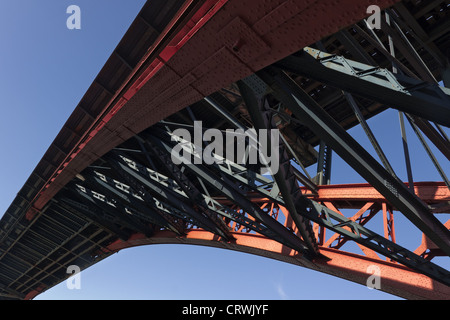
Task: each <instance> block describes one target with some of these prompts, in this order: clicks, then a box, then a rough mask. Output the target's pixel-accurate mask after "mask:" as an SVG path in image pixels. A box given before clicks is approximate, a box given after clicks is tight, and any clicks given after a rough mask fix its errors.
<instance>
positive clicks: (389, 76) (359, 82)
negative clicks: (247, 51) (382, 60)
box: [274, 48, 450, 127]
mask: <svg viewBox="0 0 450 320" xmlns="http://www.w3.org/2000/svg"><path fill="white" fill-rule="evenodd" d="M274 65H275V66H276V67H279V68H280V69H283V70H285V71H288V72H293V73H295V74H297V75H301V76H305V77H308V78H311V79H314V80H316V81H319V82H322V83H324V84H326V85H329V86H332V87H336V88H339V89H341V90H344V91H347V92H349V93H352V94H356V95H359V96H362V97H365V98H368V99H371V100H374V101H377V102H380V103H383V104H386V105H387V106H389V107H391V108H394V109H398V110H400V111H404V112H406V113H410V114H414V115H417V116H419V117H422V118H424V119H428V120H430V121H434V122H436V123H439V124H442V125H444V126H447V127H450V89H448V88H445V87H440V86H438V85H436V84H433V83H429V82H424V81H421V80H417V79H413V78H410V77H407V76H405V75H400V74H394V73H392V72H390V71H389V70H387V69H382V68H379V67H373V66H369V65H366V64H363V63H359V62H355V61H352V60H349V59H345V58H344V57H342V56H338V55H331V54H327V53H324V52H322V51H319V50H316V49H312V48H305V49H304V51H302V52H301V53H299V54H296V55H292V56H289V57H287V58H285V59H283V60H281V61H279V62H277V63H275V64H274Z"/></svg>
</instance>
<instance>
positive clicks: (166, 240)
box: [108, 230, 450, 300]
mask: <svg viewBox="0 0 450 320" xmlns="http://www.w3.org/2000/svg"><path fill="white" fill-rule="evenodd" d="M233 236H234V237H235V238H236V241H235V242H233V243H224V242H222V241H218V240H217V239H216V237H215V236H214V235H213V234H211V233H209V232H207V231H203V230H190V231H189V232H188V233H187V234H186V236H184V237H178V236H176V235H175V234H174V233H172V232H168V231H161V232H158V233H157V234H155V236H154V237H152V238H146V237H145V236H143V235H141V234H135V235H133V236H132V237H131V238H130V239H129V240H128V241H122V240H118V241H117V242H115V243H113V244H111V245H110V246H109V248H108V249H110V250H111V252H117V251H120V250H122V249H126V248H130V247H135V246H143V245H150V244H191V245H202V246H209V247H216V248H222V249H228V250H235V251H240V252H245V253H250V254H256V255H260V256H263V257H267V258H271V259H276V260H280V261H284V262H287V263H292V264H295V265H299V266H302V267H306V268H309V269H313V270H316V271H319V272H323V273H327V274H330V275H333V276H336V277H339V278H342V279H346V280H350V281H352V282H355V283H359V284H361V285H367V280H368V278H369V277H370V276H371V275H372V273H370V270H372V269H373V268H374V267H376V268H378V270H379V271H380V275H381V288H380V290H382V291H384V292H387V293H390V294H393V295H397V296H399V297H402V298H405V299H410V300H415V299H420V300H422V299H433V300H436V299H449V298H450V288H449V287H448V286H446V285H444V284H442V283H440V282H437V281H435V280H432V279H430V278H428V277H427V276H424V275H422V274H420V273H417V272H415V271H413V270H410V269H408V268H405V267H403V266H401V265H399V264H395V263H392V262H387V261H382V260H377V259H372V258H369V257H365V256H360V255H356V254H352V253H348V252H343V251H340V250H334V249H329V248H321V250H320V253H321V254H322V255H323V256H324V258H323V259H320V260H315V261H314V263H311V262H310V261H308V260H306V259H304V258H302V257H299V256H298V255H297V253H296V251H294V250H292V249H291V248H288V247H286V246H284V245H282V244H280V243H278V242H276V241H274V240H271V239H268V238H266V237H262V236H260V235H255V234H249V233H238V232H235V233H233Z"/></svg>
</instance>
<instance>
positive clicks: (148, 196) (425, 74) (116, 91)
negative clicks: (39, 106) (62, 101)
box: [0, 0, 450, 299]
mask: <svg viewBox="0 0 450 320" xmlns="http://www.w3.org/2000/svg"><path fill="white" fill-rule="evenodd" d="M370 5H378V6H379V7H380V8H381V9H382V12H381V16H380V29H372V28H370V24H369V22H370V21H369V19H368V18H369V16H370V14H368V12H367V8H368V7H369V6H370ZM449 32H450V4H449V2H448V1H444V0H429V1H418V0H403V1H395V0H370V1H367V0H335V1H329V0H271V1H259V0H258V1H256V0H255V1H250V0H249V1H241V0H196V1H193V0H186V1H181V0H149V1H147V3H146V4H145V5H144V7H143V8H142V10H141V11H140V13H139V15H138V16H137V17H136V19H135V20H134V22H133V23H132V25H131V26H130V28H129V30H128V32H127V33H126V35H125V36H124V37H123V39H122V40H121V42H120V43H119V44H118V46H117V47H116V49H115V50H114V52H113V54H112V55H111V56H110V58H109V59H108V60H107V62H106V64H105V65H104V67H103V69H102V70H101V72H100V73H99V74H98V76H97V77H96V79H95V81H94V82H93V83H92V85H91V86H90V87H89V89H88V90H87V92H86V94H85V95H84V97H83V98H82V100H81V101H80V102H79V103H78V105H77V106H76V108H75V110H74V112H73V113H72V115H71V116H70V117H69V119H68V120H67V122H66V123H65V125H64V126H63V128H62V129H61V131H60V133H59V134H58V135H57V137H56V138H55V140H54V141H53V143H52V144H51V145H50V147H49V148H48V151H47V152H46V153H45V155H44V156H43V158H42V160H41V161H40V162H39V163H38V164H37V166H36V168H35V170H34V171H33V173H32V174H31V176H30V177H29V179H28V180H27V181H26V182H25V184H24V186H23V188H22V189H21V190H20V191H19V192H18V194H17V197H16V198H15V199H14V201H13V202H12V204H11V206H10V207H9V209H8V210H7V211H6V213H5V214H4V215H3V217H2V219H1V221H0V296H1V297H2V298H5V299H33V298H34V297H35V296H37V295H38V294H40V293H41V292H43V291H45V290H48V289H49V288H51V287H53V286H55V285H56V284H58V283H60V282H62V281H64V280H65V279H67V277H68V276H69V275H68V274H67V272H66V270H67V267H68V266H70V265H78V266H79V267H80V268H81V269H82V270H83V269H85V268H88V267H90V266H92V265H94V264H95V263H97V262H100V261H101V260H102V259H105V258H107V257H109V256H110V255H112V254H114V253H115V252H117V251H119V250H122V249H125V248H129V247H132V246H141V245H149V244H160V243H183V244H193V245H205V246H211V247H218V248H225V249H230V250H237V251H241V252H246V253H251V254H256V255H261V256H264V257H269V258H273V259H277V260H281V261H285V262H288V263H292V264H296V265H299V266H302V267H305V268H310V269H313V270H317V271H319V272H323V273H327V274H331V275H334V276H337V277H340V278H343V279H346V280H349V281H353V282H355V283H360V284H362V285H365V284H366V281H367V279H368V277H369V276H370V274H368V272H367V270H368V268H369V267H370V266H376V267H377V268H379V270H380V275H381V278H382V283H383V285H382V287H381V290H383V291H385V292H388V293H390V294H393V295H397V296H400V297H403V298H406V299H449V298H450V272H449V271H448V270H446V269H445V268H444V267H442V266H440V265H438V264H437V261H436V259H435V258H436V257H439V256H441V257H448V256H449V255H450V232H449V228H450V220H448V221H447V220H446V219H447V218H446V217H448V216H447V215H446V214H448V213H450V184H449V180H448V178H447V176H446V173H445V170H444V169H445V165H447V168H448V163H446V164H444V166H443V165H442V163H439V161H438V158H437V157H436V156H435V155H436V152H439V153H441V155H440V156H441V157H442V156H443V157H444V159H446V160H450V141H449V138H448V136H447V135H446V131H445V130H446V128H448V127H450V89H447V88H446V87H449V86H450V67H449V54H450V36H449ZM389 108H391V109H395V110H396V112H397V111H398V117H399V120H400V121H399V127H400V129H399V130H398V132H399V134H398V139H402V138H403V139H404V155H405V161H404V163H405V168H406V171H407V172H408V181H402V180H400V179H399V178H398V176H397V174H398V173H396V172H395V171H394V169H393V168H392V166H391V165H390V163H389V154H387V152H385V151H383V149H382V148H381V146H380V144H379V143H378V141H377V139H376V137H375V135H374V134H373V131H372V130H371V128H370V127H369V125H368V122H367V120H368V119H370V118H373V117H376V116H377V115H379V114H380V113H382V112H384V111H385V110H387V109H389ZM199 121H201V123H202V127H203V129H209V128H215V129H219V130H221V132H223V133H224V134H225V133H226V130H227V129H240V130H243V131H245V130H248V129H249V128H254V129H257V130H260V131H259V132H260V136H259V138H264V137H263V136H264V132H265V131H263V130H261V129H268V130H270V129H278V130H279V132H280V133H281V135H280V141H279V148H278V150H279V170H278V171H277V172H273V173H272V174H271V175H267V174H262V173H261V170H260V169H261V168H262V167H264V163H263V161H259V162H258V164H255V163H251V164H250V163H249V161H248V159H247V161H237V160H236V161H233V160H232V159H224V158H222V157H221V155H220V154H217V153H216V151H215V150H214V149H212V150H211V149H209V150H206V148H207V146H205V145H203V144H202V142H200V143H198V142H195V141H194V142H189V141H188V140H187V139H184V138H185V137H183V139H182V138H181V137H180V136H179V135H177V134H176V133H175V132H174V131H176V130H177V129H180V128H181V129H184V130H185V131H184V132H188V133H193V132H194V129H195V128H196V123H197V124H198V123H199ZM355 126H361V127H362V128H363V129H364V132H365V133H366V134H367V137H368V138H369V140H370V142H371V144H372V146H373V148H374V150H375V152H376V155H377V157H374V156H372V155H371V154H370V153H369V152H368V151H367V150H366V149H365V148H363V147H362V146H361V145H360V143H358V142H357V141H356V140H355V139H354V138H353V137H352V136H351V135H350V134H349V132H348V130H349V129H351V128H353V127H355ZM406 126H411V127H412V129H413V130H414V132H415V134H416V135H417V137H418V138H419V139H420V141H421V142H422V143H423V146H424V149H423V151H422V150H408V143H407V139H406V136H405V134H404V132H405V127H406ZM261 132H263V133H261ZM265 138H266V139H267V138H268V137H267V136H266V137H265ZM393 138H394V137H393ZM224 144H226V143H225V142H224ZM175 146H181V147H182V151H183V152H182V153H180V154H178V155H175V159H178V160H180V161H174V158H173V157H174V156H173V153H172V152H171V151H172V150H173V149H174V147H175ZM231 146H233V145H231ZM231 146H230V145H228V147H231ZM204 151H208V155H209V159H210V160H211V159H212V160H221V161H213V162H212V164H206V163H205V162H204V161H203V162H198V161H192V162H187V161H184V162H183V161H182V160H183V159H182V157H183V156H187V157H190V158H191V159H196V157H197V158H198V155H199V154H202V153H203V152H204ZM401 152H402V154H403V151H401ZM419 152H424V153H427V154H428V155H429V156H430V157H431V159H432V161H433V164H434V167H432V168H426V170H429V171H430V170H437V172H438V173H439V174H440V176H441V177H442V181H437V182H421V181H414V174H413V172H411V169H410V167H411V166H410V162H411V161H410V160H411V158H414V156H415V154H417V153H419ZM181 154H183V156H180V155H181ZM333 154H337V155H338V156H339V157H341V158H342V159H343V160H344V161H345V162H346V163H347V164H349V165H350V166H351V167H352V168H353V169H354V170H355V171H356V172H357V173H358V174H359V175H360V176H361V178H363V179H364V180H365V181H367V183H365V184H356V183H355V184H350V185H333V184H332V181H333V175H332V172H333V170H332V166H331V163H332V158H333V157H332V156H333ZM441 162H442V161H441ZM316 167H317V170H315V169H314V170H315V172H317V175H315V174H313V175H311V174H310V172H311V170H307V169H311V168H316ZM333 169H334V170H336V168H335V167H333ZM376 215H378V216H379V217H380V216H381V217H382V219H377V221H379V223H382V225H381V226H379V228H375V230H383V231H381V233H377V232H375V231H374V228H372V227H371V226H372V224H370V223H368V222H369V221H370V220H371V219H373V217H374V216H376ZM398 215H403V216H404V217H406V218H407V219H408V220H409V221H410V222H411V228H416V229H418V230H420V232H421V234H422V235H423V236H422V241H421V243H422V244H421V245H420V246H419V247H418V248H406V247H404V246H403V244H402V242H401V239H396V234H395V227H394V217H395V216H398ZM373 221H375V220H373ZM350 242H353V243H356V244H357V247H359V248H360V249H361V250H360V251H358V252H353V251H352V250H351V249H350V250H349V249H346V248H347V246H346V244H347V243H350Z"/></svg>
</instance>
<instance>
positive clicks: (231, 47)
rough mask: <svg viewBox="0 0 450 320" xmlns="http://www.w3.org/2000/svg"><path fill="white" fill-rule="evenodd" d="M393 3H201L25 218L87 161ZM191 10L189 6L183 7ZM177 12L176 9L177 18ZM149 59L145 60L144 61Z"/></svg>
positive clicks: (358, 0)
mask: <svg viewBox="0 0 450 320" xmlns="http://www.w3.org/2000/svg"><path fill="white" fill-rule="evenodd" d="M396 2H398V0H364V1H361V0H338V1H329V0H308V1H305V0H295V1H294V0H290V1H283V0H278V1H264V2H261V1H257V0H253V1H245V2H244V1H239V0H219V1H205V2H204V3H203V5H202V6H201V7H200V8H199V9H197V10H198V11H197V14H194V15H193V16H189V19H187V21H186V22H184V23H185V27H184V28H182V29H181V30H180V31H179V32H178V34H176V35H175V36H173V37H171V40H170V42H169V43H168V42H167V41H166V42H165V41H164V39H165V37H166V36H167V34H168V33H169V31H170V28H171V27H173V26H174V25H175V24H176V22H177V20H176V19H181V18H180V15H181V13H180V14H179V15H177V17H176V18H175V21H173V22H172V23H171V24H170V25H169V27H168V28H167V29H166V31H165V32H163V33H162V34H161V36H160V38H158V40H157V41H156V42H155V44H154V45H153V46H152V48H150V51H151V52H152V53H154V52H156V54H155V55H151V54H150V55H147V56H146V57H145V58H144V60H145V61H142V62H141V63H139V64H138V67H137V68H141V67H142V66H143V65H145V66H147V67H146V69H145V70H140V72H139V73H138V75H137V76H136V77H131V78H129V79H128V82H127V83H125V84H124V85H123V86H122V89H121V90H119V91H118V92H116V93H115V95H114V97H113V98H112V99H111V102H110V103H109V104H108V107H107V108H105V110H104V112H102V113H101V115H100V116H99V117H98V118H97V119H96V121H95V125H93V126H91V129H90V130H88V132H85V133H83V134H82V135H83V137H82V138H81V139H80V141H79V142H78V144H77V145H76V147H74V148H73V150H72V151H71V152H70V153H69V154H68V155H67V157H66V158H65V159H64V160H63V161H62V162H61V164H60V165H59V167H58V168H57V169H56V170H55V171H54V173H53V175H52V177H51V178H50V179H49V180H48V181H47V183H46V185H45V186H44V187H43V188H42V189H41V191H40V192H38V194H37V195H36V196H35V198H34V199H33V201H32V204H33V207H32V208H31V209H30V211H29V213H28V214H27V216H28V218H29V219H31V218H32V217H33V216H34V213H35V212H36V210H41V209H42V208H43V207H44V205H45V204H46V203H47V202H48V201H49V200H50V199H52V198H53V196H54V195H55V194H56V193H57V192H58V191H59V190H61V188H63V187H64V186H65V185H66V184H67V183H68V182H69V181H71V180H72V179H73V178H74V177H75V176H76V175H77V174H78V173H80V172H81V171H82V170H83V169H85V168H86V167H87V166H88V165H89V164H90V163H92V162H93V161H95V160H96V159H98V158H99V157H101V156H102V155H104V154H105V153H106V152H108V151H109V150H111V149H112V148H114V147H116V146H117V145H119V144H120V143H122V142H124V141H126V140H128V139H129V138H131V137H132V136H134V135H136V134H138V133H139V132H141V131H142V130H144V129H146V128H148V127H150V126H151V125H153V124H155V123H156V122H157V121H159V120H161V119H164V118H166V117H167V116H169V115H171V114H173V113H175V112H177V111H179V110H181V109H182V108H184V107H186V106H188V105H189V104H192V103H194V102H196V101H199V100H200V99H202V98H203V97H205V96H208V95H210V94H212V93H213V92H215V91H217V90H219V89H220V88H222V87H223V86H226V85H228V84H229V83H232V82H234V81H237V80H239V79H242V78H244V77H246V76H249V75H251V74H252V73H254V72H256V71H258V70H260V69H262V68H264V67H266V66H268V65H270V64H272V63H274V62H276V61H278V60H280V59H282V58H284V57H286V56H288V55H290V54H292V53H294V52H296V51H298V50H300V49H302V48H303V47H305V46H307V45H309V44H311V43H314V42H316V41H318V40H320V39H322V38H323V37H325V36H327V35H330V34H333V33H335V32H337V31H339V30H340V29H342V28H344V27H346V26H349V25H352V24H354V23H356V22H358V21H360V20H361V19H363V18H364V17H366V16H367V15H368V14H367V8H368V7H369V6H370V5H378V6H380V7H381V8H386V7H388V6H391V5H393V4H394V3H396ZM189 5H193V1H187V2H186V5H185V6H184V7H183V8H184V9H186V8H187V7H189ZM182 11H183V10H181V12H182ZM147 59H149V61H148V60H147Z"/></svg>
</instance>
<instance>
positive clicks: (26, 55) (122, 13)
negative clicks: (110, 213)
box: [0, 0, 450, 299]
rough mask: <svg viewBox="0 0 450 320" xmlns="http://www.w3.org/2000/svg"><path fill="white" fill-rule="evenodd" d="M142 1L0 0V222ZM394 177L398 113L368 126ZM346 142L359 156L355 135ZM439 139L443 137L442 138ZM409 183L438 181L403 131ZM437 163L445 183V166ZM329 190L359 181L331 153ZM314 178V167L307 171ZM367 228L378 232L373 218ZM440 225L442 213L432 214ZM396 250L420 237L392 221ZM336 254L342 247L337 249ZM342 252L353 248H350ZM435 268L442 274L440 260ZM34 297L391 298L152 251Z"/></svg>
mask: <svg viewBox="0 0 450 320" xmlns="http://www.w3.org/2000/svg"><path fill="white" fill-rule="evenodd" d="M144 3H145V1H144V0H133V1H125V0H71V1H66V0H57V1H56V0H43V1H35V0H4V1H1V2H0V97H1V100H0V106H1V107H0V110H1V115H0V150H2V153H1V154H2V157H0V177H1V179H0V194H1V198H0V216H1V215H3V213H4V212H5V211H6V209H7V208H8V207H9V205H10V204H11V202H12V200H13V199H14V197H15V195H16V194H17V192H18V191H19V190H20V188H21V187H22V186H23V184H24V183H25V181H26V179H27V178H28V177H29V176H30V174H31V172H32V171H33V170H34V168H35V166H36V165H37V163H38V162H39V160H40V159H41V158H42V156H43V155H44V153H45V152H46V150H47V148H48V147H49V145H50V144H51V142H52V141H53V139H54V138H55V137H56V135H57V134H58V132H59V130H60V129H61V127H62V126H63V124H64V123H65V121H66V120H67V118H68V117H69V115H70V114H71V113H72V111H73V110H74V108H75V106H76V105H77V104H78V102H79V101H80V100H81V98H82V96H83V95H84V93H85V92H86V90H87V89H88V87H89V86H90V85H91V83H92V81H93V80H94V78H95V77H96V75H97V74H98V72H99V71H100V69H101V68H102V67H103V65H104V63H105V62H106V60H107V59H108V57H109V56H110V54H111V53H112V52H113V50H114V48H115V47H116V46H117V44H118V43H119V41H120V40H121V38H122V37H123V35H124V34H125V32H126V30H127V29H128V27H129V26H130V24H131V23H132V21H133V20H134V18H135V17H136V15H137V13H138V12H139V10H140V9H141V7H142V6H143V5H144ZM72 4H74V5H78V6H79V7H80V8H81V17H82V21H81V30H68V29H67V28H66V20H67V18H68V17H69V15H68V14H67V13H66V9H67V7H68V6H69V5H72ZM369 125H370V126H371V128H372V129H373V131H374V132H375V134H376V136H377V138H378V139H379V141H380V143H381V144H382V146H383V148H384V150H385V152H386V154H387V155H388V157H389V160H390V161H391V163H392V165H393V167H394V169H395V170H396V172H397V174H398V175H399V176H400V177H401V178H402V179H404V180H406V173H405V170H404V165H403V153H402V146H401V140H400V133H399V132H400V131H399V124H398V113H397V112H396V111H387V112H385V113H383V114H382V115H380V116H378V117H376V118H374V119H372V120H370V121H369ZM350 132H351V134H352V135H353V136H354V137H355V138H357V139H358V141H360V142H361V143H362V144H363V145H364V146H367V150H369V151H370V152H372V153H373V154H375V153H374V152H373V151H372V148H371V147H370V144H369V142H368V140H367V138H366V137H365V135H364V134H363V132H362V130H361V129H360V128H355V129H352V130H351V131H350ZM447 132H448V130H447ZM408 138H409V141H410V143H411V146H410V147H411V150H412V153H413V172H414V178H415V180H416V181H438V180H441V179H440V177H439V175H438V174H437V172H436V170H435V169H434V167H433V166H432V163H431V161H430V160H429V159H428V158H427V155H426V154H425V152H424V151H423V149H422V147H421V145H420V144H419V143H418V140H417V138H416V137H415V136H414V135H413V133H412V131H411V130H410V129H409V128H408ZM438 159H439V161H440V163H441V165H442V167H443V168H444V171H445V172H446V173H447V175H449V174H450V166H449V163H448V162H447V161H446V160H445V159H444V158H443V157H442V156H440V155H439V156H438ZM333 168H334V170H333V174H332V182H333V183H355V182H364V181H363V180H362V179H361V178H360V177H358V176H357V175H356V174H355V173H354V171H353V170H352V169H351V168H349V167H348V166H347V165H346V164H345V163H344V162H343V161H342V160H340V159H339V158H338V157H336V156H335V155H334V159H333ZM311 169H312V170H315V168H311ZM376 218H378V219H374V221H373V222H372V221H371V224H369V225H368V227H369V228H373V229H374V231H377V232H380V233H381V234H382V230H377V228H380V227H381V226H382V224H381V215H379V216H377V217H376ZM440 219H442V220H443V221H446V219H448V215H445V216H444V215H442V216H440ZM395 228H396V232H397V240H398V242H399V243H400V244H401V245H403V246H405V247H407V248H408V249H410V250H414V249H415V248H416V247H417V246H419V245H420V240H421V235H420V232H418V231H417V232H416V231H414V232H411V230H412V229H414V230H415V228H411V224H410V222H409V221H407V220H406V219H405V218H403V217H402V215H401V214H399V213H396V214H395ZM345 248H346V247H344V249H345ZM348 248H353V247H352V246H351V245H349V246H348ZM434 261H435V262H436V263H439V264H441V265H442V266H444V267H446V268H447V269H448V268H449V266H450V264H449V261H448V258H438V259H436V260H434ZM36 299H397V298H396V297H393V296H391V295H388V294H385V293H383V292H378V291H375V290H369V289H368V288H367V287H365V286H362V285H357V284H353V283H351V282H348V281H345V280H342V279H338V278H335V277H332V276H328V275H325V274H322V273H318V272H315V271H311V270H308V269H304V268H300V267H298V266H294V265H289V264H286V263H282V262H278V261H273V260H270V259H266V258H262V257H257V256H252V255H248V254H243V253H238V252H231V251H226V250H221V249H213V248H206V247H195V246H186V245H184V246H182V245H155V246H146V247H139V248H133V249H127V250H124V251H121V252H119V253H117V254H114V255H113V256H111V257H109V258H107V259H105V260H103V261H102V262H100V263H98V264H96V265H94V266H93V267H91V268H89V269H87V270H85V271H83V272H82V273H81V290H69V289H67V287H66V283H65V282H63V283H61V284H60V285H58V286H56V287H54V288H52V289H50V290H48V291H47V292H45V293H43V294H41V295H39V296H38V297H37V298H36Z"/></svg>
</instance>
